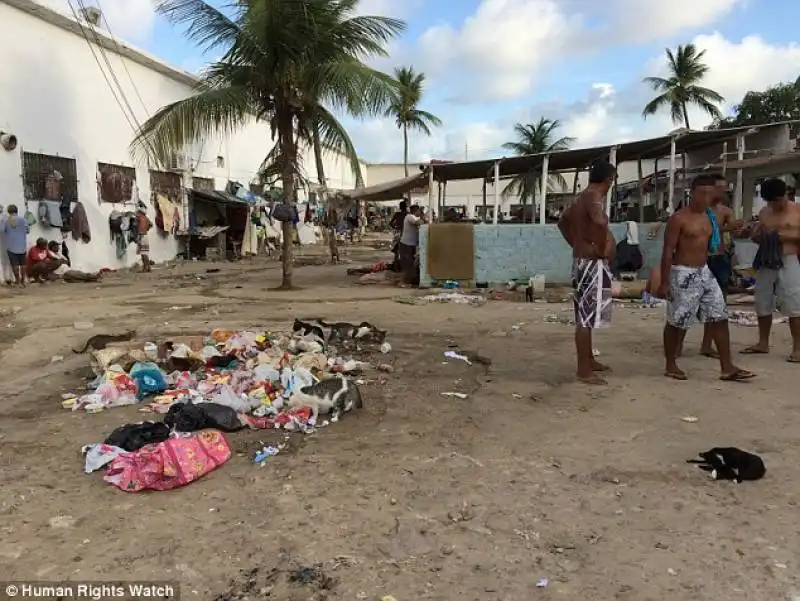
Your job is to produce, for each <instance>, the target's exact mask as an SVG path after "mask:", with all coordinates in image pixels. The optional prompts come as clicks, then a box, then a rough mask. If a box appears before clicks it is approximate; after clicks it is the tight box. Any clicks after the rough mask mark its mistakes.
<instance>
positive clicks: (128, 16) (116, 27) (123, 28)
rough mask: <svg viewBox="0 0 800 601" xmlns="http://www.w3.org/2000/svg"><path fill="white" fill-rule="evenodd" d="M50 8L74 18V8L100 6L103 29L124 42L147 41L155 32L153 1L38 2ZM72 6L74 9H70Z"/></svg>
mask: <svg viewBox="0 0 800 601" xmlns="http://www.w3.org/2000/svg"><path fill="white" fill-rule="evenodd" d="M36 1H37V2H38V3H39V4H43V5H45V6H47V7H49V8H52V9H55V10H57V11H59V12H62V13H64V14H66V15H70V16H72V8H74V9H75V10H76V11H78V10H79V9H80V5H81V4H82V5H83V6H90V5H92V6H98V7H100V8H101V10H102V12H103V15H104V17H105V20H106V21H107V22H108V25H106V23H105V21H102V22H101V24H100V27H101V29H110V30H111V32H112V33H113V34H114V35H115V36H117V37H119V38H122V39H124V40H130V41H132V42H142V41H145V40H147V39H148V38H149V37H150V35H151V34H152V32H153V27H154V25H155V22H156V14H155V10H154V7H153V2H152V0H103V1H102V2H100V1H99V0H86V1H85V2H80V3H79V2H78V0H36ZM70 4H71V5H72V8H71V7H70Z"/></svg>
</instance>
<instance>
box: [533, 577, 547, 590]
mask: <svg viewBox="0 0 800 601" xmlns="http://www.w3.org/2000/svg"><path fill="white" fill-rule="evenodd" d="M548 584H549V582H548V581H547V578H541V579H540V580H539V581H538V582H537V583H536V588H547V585H548Z"/></svg>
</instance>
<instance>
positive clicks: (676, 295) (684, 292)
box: [667, 265, 728, 330]
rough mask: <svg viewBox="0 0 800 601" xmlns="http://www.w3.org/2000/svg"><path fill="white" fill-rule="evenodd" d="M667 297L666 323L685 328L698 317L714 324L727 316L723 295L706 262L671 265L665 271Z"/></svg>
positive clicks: (702, 320)
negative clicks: (667, 275)
mask: <svg viewBox="0 0 800 601" xmlns="http://www.w3.org/2000/svg"><path fill="white" fill-rule="evenodd" d="M669 287H670V292H671V296H672V298H671V300H669V301H668V302H667V323H668V324H669V325H671V326H674V327H676V328H679V329H681V330H688V329H689V328H690V327H692V326H693V325H694V324H695V323H696V322H697V320H698V319H699V320H700V321H701V322H703V323H707V322H710V323H714V322H717V321H725V320H727V319H728V307H727V304H726V303H725V296H724V295H723V294H722V289H721V288H720V287H719V284H718V283H717V280H716V278H715V277H714V274H713V273H711V270H710V269H709V268H708V265H703V266H702V267H686V266H683V265H673V266H672V269H671V270H670V272H669Z"/></svg>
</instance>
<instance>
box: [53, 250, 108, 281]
mask: <svg viewBox="0 0 800 601" xmlns="http://www.w3.org/2000/svg"><path fill="white" fill-rule="evenodd" d="M47 252H48V254H49V255H50V259H51V260H52V261H58V262H59V266H58V268H57V269H56V270H55V271H54V272H53V273H52V274H51V275H53V276H55V277H61V279H63V280H64V281H65V282H98V281H99V280H100V277H101V276H102V273H101V272H99V271H98V272H96V273H86V272H85V271H78V270H77V269H70V267H71V265H70V263H69V259H67V258H66V257H65V256H64V255H62V254H61V244H59V243H58V242H57V241H56V240H51V241H50V242H49V243H48V244H47Z"/></svg>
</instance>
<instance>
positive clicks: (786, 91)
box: [711, 77, 800, 135]
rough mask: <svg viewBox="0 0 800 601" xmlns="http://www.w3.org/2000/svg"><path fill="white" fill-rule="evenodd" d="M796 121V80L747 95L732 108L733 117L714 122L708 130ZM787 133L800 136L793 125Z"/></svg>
mask: <svg viewBox="0 0 800 601" xmlns="http://www.w3.org/2000/svg"><path fill="white" fill-rule="evenodd" d="M797 120H800V77H798V78H797V80H795V81H794V82H786V83H779V84H777V85H774V86H770V87H768V88H767V89H766V90H764V91H761V92H755V91H750V92H747V94H745V95H744V98H742V101H741V102H740V103H739V104H737V105H736V106H735V107H734V108H733V115H731V116H730V117H724V118H722V119H716V120H715V121H714V123H713V124H712V126H711V127H712V128H713V129H719V128H724V127H739V126H745V125H763V124H765V123H775V122H778V121H797ZM791 129H792V133H793V135H798V134H800V126H798V124H793V125H792V126H791Z"/></svg>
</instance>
